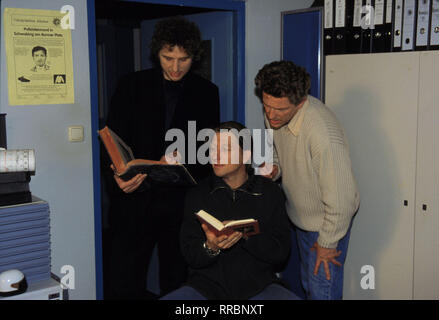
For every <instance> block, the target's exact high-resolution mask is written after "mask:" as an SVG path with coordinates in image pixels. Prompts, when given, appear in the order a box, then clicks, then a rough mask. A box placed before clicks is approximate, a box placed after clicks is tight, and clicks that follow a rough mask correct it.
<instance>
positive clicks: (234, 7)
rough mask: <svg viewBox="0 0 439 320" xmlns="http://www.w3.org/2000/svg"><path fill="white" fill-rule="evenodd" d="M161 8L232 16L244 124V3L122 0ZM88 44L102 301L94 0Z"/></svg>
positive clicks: (90, 8) (100, 279) (98, 279)
mask: <svg viewBox="0 0 439 320" xmlns="http://www.w3.org/2000/svg"><path fill="white" fill-rule="evenodd" d="M124 1H126V2H138V3H147V4H160V5H178V6H183V7H184V6H186V7H198V8H209V9H218V10H228V11H232V12H233V13H234V29H235V35H236V39H235V44H236V51H235V52H234V58H235V59H234V63H235V66H236V68H235V70H236V73H235V75H234V78H235V79H234V80H235V83H236V94H235V97H234V99H235V106H236V109H235V117H236V119H237V121H239V122H241V123H243V124H245V2H238V1H232V0H209V1H205V0H124ZM87 21H88V41H89V57H90V59H89V60H90V107H91V134H92V137H91V138H92V152H93V188H94V194H93V197H94V198H93V199H94V230H95V265H96V270H95V272H96V299H98V300H102V299H103V261H102V258H103V257H102V208H101V182H100V181H101V180H100V179H101V177H100V161H99V159H100V155H99V139H98V133H97V131H98V130H99V101H98V70H97V48H96V13H95V0H87Z"/></svg>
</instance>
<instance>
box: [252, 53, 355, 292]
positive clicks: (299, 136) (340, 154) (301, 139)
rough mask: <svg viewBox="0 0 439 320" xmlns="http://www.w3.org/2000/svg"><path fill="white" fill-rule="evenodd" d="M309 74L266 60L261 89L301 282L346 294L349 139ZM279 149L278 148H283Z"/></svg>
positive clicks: (351, 210) (351, 185)
mask: <svg viewBox="0 0 439 320" xmlns="http://www.w3.org/2000/svg"><path fill="white" fill-rule="evenodd" d="M310 83H311V82H310V76H309V74H308V73H307V72H306V70H305V69H304V68H302V67H299V66H296V65H295V64H294V63H293V62H290V61H277V62H272V63H270V64H267V65H265V66H264V67H263V68H262V69H261V70H259V72H258V74H257V76H256V78H255V85H256V89H255V93H256V95H257V96H258V97H259V99H260V100H261V102H262V104H263V107H264V117H265V122H266V126H267V127H268V128H271V129H273V140H274V146H275V151H276V153H275V163H276V162H277V164H278V165H277V166H276V165H275V166H274V169H273V171H272V172H271V174H270V175H269V176H270V177H271V178H273V179H277V178H278V177H279V176H280V175H282V187H283V190H284V191H285V194H286V197H287V212H288V215H289V217H290V219H291V221H292V222H293V224H294V225H295V226H296V227H297V240H298V245H299V251H300V252H299V253H300V260H301V261H300V264H301V279H302V285H303V287H304V289H305V293H306V295H307V298H308V299H322V300H328V299H329V300H332V299H341V298H342V295H343V265H344V261H345V258H346V253H347V249H348V242H349V235H350V230H351V225H352V219H353V216H354V214H355V213H356V211H357V210H358V207H359V202H360V198H359V193H358V189H357V184H356V181H355V178H354V175H353V172H352V168H351V160H350V157H349V149H348V142H347V139H346V137H345V135H344V133H343V129H342V127H341V126H340V124H339V122H338V121H337V119H336V117H335V115H334V114H333V112H332V111H331V110H330V109H329V108H328V107H327V106H326V105H324V104H323V103H322V102H321V101H319V100H318V99H316V98H314V97H312V96H310V95H308V92H309V89H310V86H311V84H310ZM276 154H277V155H276Z"/></svg>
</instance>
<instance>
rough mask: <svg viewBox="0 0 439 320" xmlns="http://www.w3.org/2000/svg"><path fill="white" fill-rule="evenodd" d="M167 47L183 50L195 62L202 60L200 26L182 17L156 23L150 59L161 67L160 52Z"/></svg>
mask: <svg viewBox="0 0 439 320" xmlns="http://www.w3.org/2000/svg"><path fill="white" fill-rule="evenodd" d="M165 46H170V47H174V46H178V47H181V48H183V49H184V50H185V51H186V53H187V54H188V55H189V56H190V57H191V58H192V60H193V61H198V60H200V58H201V54H202V52H201V32H200V29H199V28H198V26H197V25H196V24H195V23H194V22H191V21H189V20H187V19H185V18H183V17H181V16H177V17H171V18H166V19H163V20H160V21H159V22H157V23H156V25H155V27H154V33H153V35H152V39H151V43H150V45H149V47H150V49H151V55H150V59H151V61H152V62H154V63H155V64H156V65H159V57H158V55H159V51H160V50H162V49H163V47H165Z"/></svg>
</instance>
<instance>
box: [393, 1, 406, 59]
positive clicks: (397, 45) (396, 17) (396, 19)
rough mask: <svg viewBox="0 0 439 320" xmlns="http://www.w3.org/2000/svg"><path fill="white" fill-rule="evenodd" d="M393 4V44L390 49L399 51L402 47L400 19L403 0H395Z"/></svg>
mask: <svg viewBox="0 0 439 320" xmlns="http://www.w3.org/2000/svg"><path fill="white" fill-rule="evenodd" d="M394 2H395V4H394V6H393V46H392V51H395V52H398V51H401V47H402V20H403V18H404V17H403V9H404V8H403V0H395V1H394Z"/></svg>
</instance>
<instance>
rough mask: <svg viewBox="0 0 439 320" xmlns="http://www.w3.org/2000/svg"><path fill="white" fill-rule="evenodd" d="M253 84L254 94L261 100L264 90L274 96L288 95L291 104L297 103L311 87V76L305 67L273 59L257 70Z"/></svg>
mask: <svg viewBox="0 0 439 320" xmlns="http://www.w3.org/2000/svg"><path fill="white" fill-rule="evenodd" d="M255 85H256V88H255V94H256V96H257V97H258V98H259V99H260V100H261V101H262V93H263V92H265V93H267V94H269V95H271V96H273V97H276V98H283V97H288V99H289V100H290V102H291V103H292V104H294V105H298V104H300V102H302V100H303V99H304V98H305V97H306V95H307V94H308V92H309V89H310V88H311V77H310V75H309V74H308V72H306V70H305V68H303V67H300V66H297V65H295V64H294V63H293V62H291V61H274V62H271V63H269V64H266V65H265V66H264V67H263V68H262V69H261V70H259V72H258V74H257V75H256V78H255Z"/></svg>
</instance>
